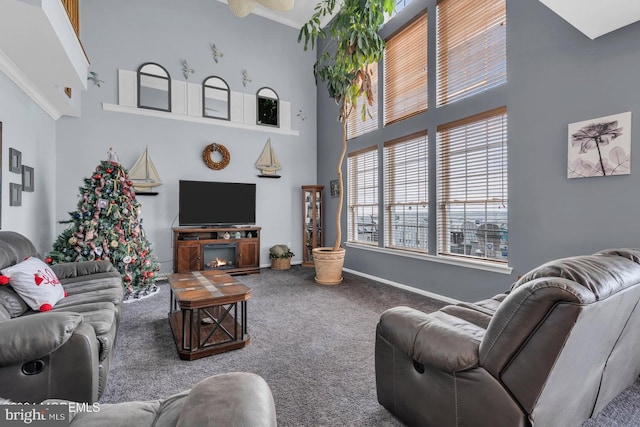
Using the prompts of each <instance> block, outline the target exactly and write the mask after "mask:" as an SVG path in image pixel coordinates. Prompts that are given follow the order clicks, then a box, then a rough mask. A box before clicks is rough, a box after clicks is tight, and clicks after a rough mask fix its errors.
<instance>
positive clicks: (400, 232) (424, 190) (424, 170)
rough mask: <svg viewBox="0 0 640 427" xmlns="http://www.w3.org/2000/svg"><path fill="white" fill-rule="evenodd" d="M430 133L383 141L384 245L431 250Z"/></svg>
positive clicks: (422, 250) (415, 249)
mask: <svg viewBox="0 0 640 427" xmlns="http://www.w3.org/2000/svg"><path fill="white" fill-rule="evenodd" d="M427 151H428V147H427V132H426V131H424V132H419V133H415V134H412V135H408V136H406V137H404V138H400V139H396V140H393V141H388V142H385V144H384V155H383V158H384V169H383V170H384V215H385V231H384V236H385V246H386V247H389V248H396V249H408V250H414V251H421V252H427V251H428V230H429V221H428V220H429V216H428V212H429V211H428V209H429V168H428V165H429V162H428V156H427Z"/></svg>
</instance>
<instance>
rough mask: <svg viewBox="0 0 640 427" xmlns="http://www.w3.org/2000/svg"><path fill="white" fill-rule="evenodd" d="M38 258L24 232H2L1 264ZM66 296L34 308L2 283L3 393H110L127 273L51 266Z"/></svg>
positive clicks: (105, 266)
mask: <svg viewBox="0 0 640 427" xmlns="http://www.w3.org/2000/svg"><path fill="white" fill-rule="evenodd" d="M29 256H34V257H40V256H39V254H38V252H37V250H36V248H35V247H34V246H33V244H32V243H31V241H30V240H29V239H27V238H26V237H25V236H23V235H21V234H18V233H15V232H12V231H0V269H3V268H5V267H8V266H10V265H14V264H16V263H17V262H19V261H21V260H23V259H25V258H26V257H29ZM51 269H52V270H53V272H54V273H55V274H56V276H57V277H58V279H60V283H62V286H63V288H64V290H65V291H66V292H67V296H66V297H65V298H63V299H62V300H60V301H58V302H57V303H56V304H55V305H54V307H53V309H52V310H51V311H47V312H36V311H33V310H31V309H30V308H29V307H28V306H27V304H26V303H25V302H24V301H23V300H22V299H21V298H20V296H19V295H18V294H17V293H16V292H15V291H13V290H12V289H11V286H10V285H9V286H1V287H0V396H2V397H4V398H7V399H11V400H13V401H16V402H40V401H42V400H45V399H48V398H58V399H66V400H72V401H77V402H95V401H97V400H98V399H99V398H100V396H101V395H102V392H103V391H104V389H105V387H106V383H107V376H108V373H109V365H110V362H111V358H112V356H113V348H114V345H115V340H116V336H117V331H118V323H119V319H120V311H121V308H122V301H123V287H122V277H121V275H120V273H119V272H118V271H117V270H116V269H115V268H114V267H113V265H111V263H109V262H107V261H84V262H70V263H65V264H58V265H52V266H51Z"/></svg>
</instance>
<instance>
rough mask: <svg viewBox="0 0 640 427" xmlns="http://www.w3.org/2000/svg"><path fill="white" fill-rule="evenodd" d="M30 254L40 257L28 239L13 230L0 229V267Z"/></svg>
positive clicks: (12, 263) (7, 265)
mask: <svg viewBox="0 0 640 427" xmlns="http://www.w3.org/2000/svg"><path fill="white" fill-rule="evenodd" d="M30 256H34V257H38V258H39V257H40V255H39V254H38V251H37V250H36V248H35V246H33V243H31V241H30V240H29V239H27V238H26V237H25V236H23V235H22V234H19V233H16V232H15V231H0V269H3V268H6V267H9V266H11V265H14V264H17V263H18V262H20V261H22V260H23V259H25V258H27V257H30Z"/></svg>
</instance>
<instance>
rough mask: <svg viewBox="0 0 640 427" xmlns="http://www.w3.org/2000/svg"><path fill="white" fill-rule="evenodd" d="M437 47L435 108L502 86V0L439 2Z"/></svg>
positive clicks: (442, 0)
mask: <svg viewBox="0 0 640 427" xmlns="http://www.w3.org/2000/svg"><path fill="white" fill-rule="evenodd" d="M437 45H438V50H437V61H438V64H437V71H438V82H437V96H436V98H437V101H436V102H437V105H438V106H442V105H445V104H449V103H451V102H454V101H458V100H460V99H463V98H467V97H469V96H472V95H475V94H477V93H480V92H483V91H485V90H488V89H491V88H493V87H496V86H499V85H501V84H503V83H505V82H506V81H507V63H506V5H505V0H441V1H440V2H438V4H437Z"/></svg>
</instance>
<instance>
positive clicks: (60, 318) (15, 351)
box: [0, 311, 82, 366]
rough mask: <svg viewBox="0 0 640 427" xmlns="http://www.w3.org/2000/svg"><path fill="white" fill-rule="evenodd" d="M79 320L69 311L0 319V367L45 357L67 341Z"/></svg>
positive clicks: (78, 315)
mask: <svg viewBox="0 0 640 427" xmlns="http://www.w3.org/2000/svg"><path fill="white" fill-rule="evenodd" d="M81 322H82V316H81V315H80V314H76V313H70V312H64V311H61V312H55V313H36V314H32V315H28V316H22V317H16V318H15V319H11V320H6V321H4V322H0V342H2V345H1V346H0V366H5V365H12V364H15V363H19V362H25V361H27V360H33V359H37V358H39V357H42V356H45V355H47V354H49V353H51V352H53V351H55V350H56V349H58V348H59V347H60V346H62V345H63V344H64V343H65V342H67V341H68V340H69V338H70V337H71V335H72V334H73V332H74V331H75V329H76V328H77V327H78V325H79V324H80V323H81Z"/></svg>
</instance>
